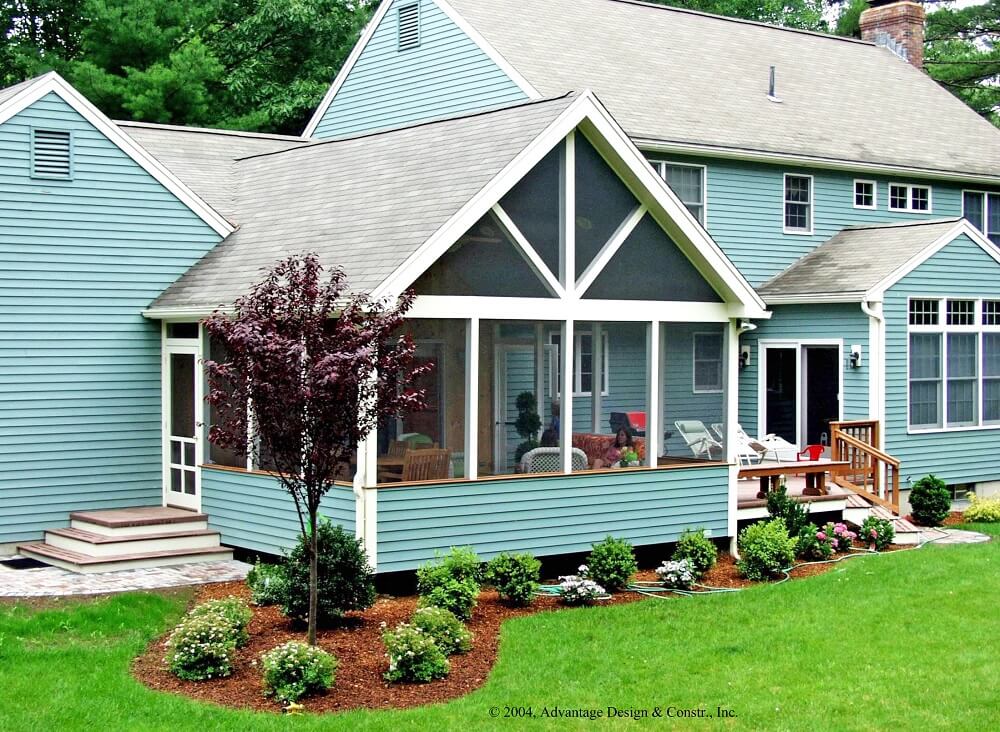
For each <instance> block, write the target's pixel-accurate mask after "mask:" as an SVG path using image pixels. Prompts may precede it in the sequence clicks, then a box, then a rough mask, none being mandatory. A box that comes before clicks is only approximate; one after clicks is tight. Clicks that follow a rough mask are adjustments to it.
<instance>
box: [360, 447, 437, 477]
mask: <svg viewBox="0 0 1000 732" xmlns="http://www.w3.org/2000/svg"><path fill="white" fill-rule="evenodd" d="M450 462H451V451H450V450H445V449H443V448H431V447H429V448H424V449H421V450H407V451H406V454H404V455H403V472H402V474H400V473H394V472H390V471H385V472H383V471H379V476H378V479H379V481H383V480H402V481H403V482H404V483H409V482H412V481H417V480H443V479H445V478H447V477H448V466H449V464H450Z"/></svg>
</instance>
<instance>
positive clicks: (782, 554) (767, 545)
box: [736, 519, 797, 580]
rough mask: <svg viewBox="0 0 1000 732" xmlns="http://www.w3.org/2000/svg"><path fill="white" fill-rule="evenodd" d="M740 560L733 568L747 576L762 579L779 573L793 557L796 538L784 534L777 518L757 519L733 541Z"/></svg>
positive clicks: (776, 575)
mask: <svg viewBox="0 0 1000 732" xmlns="http://www.w3.org/2000/svg"><path fill="white" fill-rule="evenodd" d="M737 544H738V546H739V550H740V560H739V561H738V562H737V563H736V568H737V569H738V570H739V572H740V574H741V575H743V576H744V577H746V578H747V579H751V580H764V579H770V578H773V577H778V576H779V575H781V572H782V570H783V569H787V568H788V567H790V566H792V562H794V561H795V548H796V544H797V541H796V540H795V539H794V538H792V537H791V536H789V535H788V529H787V528H786V527H785V522H784V521H782V520H781V519H771V520H770V521H761V522H758V523H755V524H751V525H750V526H747V527H746V528H745V529H743V531H741V532H740V535H739V539H738V542H737Z"/></svg>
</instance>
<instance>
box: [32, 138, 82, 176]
mask: <svg viewBox="0 0 1000 732" xmlns="http://www.w3.org/2000/svg"><path fill="white" fill-rule="evenodd" d="M31 177H32V178H52V179H57V180H69V179H70V178H72V177H73V135H72V133H71V132H69V131H68V130H39V129H33V130H32V131H31Z"/></svg>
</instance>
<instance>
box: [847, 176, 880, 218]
mask: <svg viewBox="0 0 1000 732" xmlns="http://www.w3.org/2000/svg"><path fill="white" fill-rule="evenodd" d="M868 198H870V199H871V200H870V202H868V203H864V201H865V200H867V199H868ZM859 201H862V203H859ZM853 202H854V208H862V209H867V210H869V211H874V210H876V209H877V208H878V181H874V180H864V179H862V178H855V179H854V199H853Z"/></svg>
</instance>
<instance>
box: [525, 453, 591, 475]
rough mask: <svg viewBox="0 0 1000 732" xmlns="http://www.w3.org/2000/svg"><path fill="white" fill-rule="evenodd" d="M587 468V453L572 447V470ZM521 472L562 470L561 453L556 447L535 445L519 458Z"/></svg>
mask: <svg viewBox="0 0 1000 732" xmlns="http://www.w3.org/2000/svg"><path fill="white" fill-rule="evenodd" d="M586 469H587V454H586V453H585V452H584V451H583V450H581V449H579V448H578V447H574V448H573V470H586ZM521 472H522V473H559V472H562V455H561V453H560V449H559V448H558V447H536V448H535V449H534V450H528V452H526V453H524V457H522V458H521Z"/></svg>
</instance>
